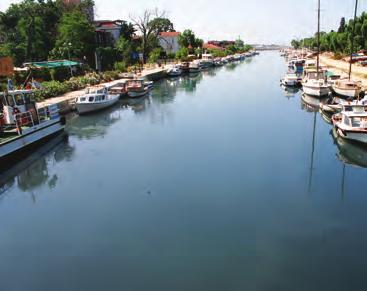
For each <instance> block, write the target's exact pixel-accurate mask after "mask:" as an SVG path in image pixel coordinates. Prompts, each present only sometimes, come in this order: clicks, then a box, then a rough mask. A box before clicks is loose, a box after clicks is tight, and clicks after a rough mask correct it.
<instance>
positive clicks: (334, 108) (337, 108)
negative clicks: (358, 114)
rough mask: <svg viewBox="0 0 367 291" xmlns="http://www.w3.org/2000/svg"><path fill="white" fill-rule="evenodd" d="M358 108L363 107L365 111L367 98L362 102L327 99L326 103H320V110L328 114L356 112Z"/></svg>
mask: <svg viewBox="0 0 367 291" xmlns="http://www.w3.org/2000/svg"><path fill="white" fill-rule="evenodd" d="M359 107H363V108H364V109H365V110H367V98H364V99H362V100H353V101H346V100H343V99H337V98H333V99H331V100H330V99H329V100H328V102H326V103H322V104H321V105H320V109H321V110H323V111H325V112H329V113H340V112H342V111H353V110H358V109H359Z"/></svg>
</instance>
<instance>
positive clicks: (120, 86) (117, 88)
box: [109, 82, 127, 98]
mask: <svg viewBox="0 0 367 291" xmlns="http://www.w3.org/2000/svg"><path fill="white" fill-rule="evenodd" d="M109 93H110V94H112V95H115V94H117V95H119V96H120V98H122V97H126V96H127V90H126V82H119V83H116V84H114V85H113V86H111V87H110V88H109Z"/></svg>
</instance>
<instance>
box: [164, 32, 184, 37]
mask: <svg viewBox="0 0 367 291" xmlns="http://www.w3.org/2000/svg"><path fill="white" fill-rule="evenodd" d="M159 35H160V36H162V37H177V36H179V35H180V33H179V32H178V31H167V32H161V33H160V34H159Z"/></svg>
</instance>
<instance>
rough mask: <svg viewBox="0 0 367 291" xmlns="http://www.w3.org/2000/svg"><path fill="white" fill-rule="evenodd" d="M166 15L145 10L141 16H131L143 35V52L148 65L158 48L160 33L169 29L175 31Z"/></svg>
mask: <svg viewBox="0 0 367 291" xmlns="http://www.w3.org/2000/svg"><path fill="white" fill-rule="evenodd" d="M165 15H166V12H165V11H159V10H158V9H155V10H145V11H144V13H143V14H142V15H141V16H130V18H131V21H132V22H133V23H134V25H135V27H136V28H137V30H138V31H139V32H140V33H141V42H142V43H141V51H142V53H143V59H144V63H146V61H147V57H148V55H149V53H150V52H151V51H152V50H153V49H154V48H156V47H157V45H158V35H159V33H160V32H162V31H164V29H167V28H171V27H172V29H173V25H172V24H171V23H170V21H169V20H168V19H167V18H166V17H165ZM167 20H168V21H167Z"/></svg>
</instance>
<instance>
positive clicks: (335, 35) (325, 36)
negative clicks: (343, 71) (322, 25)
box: [291, 12, 367, 56]
mask: <svg viewBox="0 0 367 291" xmlns="http://www.w3.org/2000/svg"><path fill="white" fill-rule="evenodd" d="M353 24H354V20H349V22H348V24H346V22H345V18H344V17H343V18H342V19H341V21H340V26H339V29H338V30H337V31H334V30H332V31H330V32H328V33H326V32H321V33H320V49H321V51H330V52H334V53H336V54H337V56H340V54H346V53H349V52H350V49H351V44H352V41H351V40H352V31H353ZM291 44H292V46H293V47H294V48H301V47H306V48H309V49H316V48H317V34H315V36H314V37H309V38H305V39H301V40H292V42H291ZM354 47H355V51H358V50H361V49H367V13H365V12H363V13H362V14H361V16H360V17H358V18H357V19H356V23H355V38H354Z"/></svg>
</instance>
